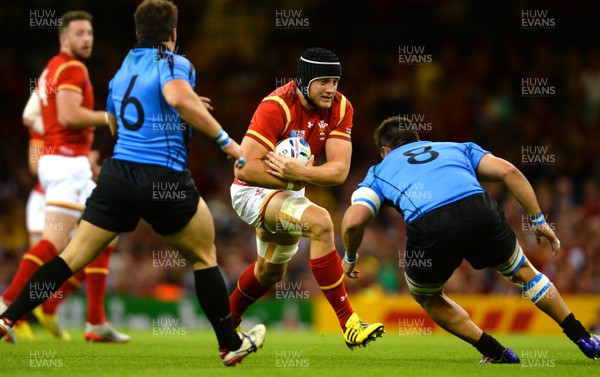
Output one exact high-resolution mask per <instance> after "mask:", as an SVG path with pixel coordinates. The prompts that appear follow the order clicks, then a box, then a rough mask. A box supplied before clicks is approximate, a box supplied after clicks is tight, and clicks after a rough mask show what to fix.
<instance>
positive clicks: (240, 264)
mask: <svg viewBox="0 0 600 377" xmlns="http://www.w3.org/2000/svg"><path fill="white" fill-rule="evenodd" d="M175 3H176V4H177V5H178V6H179V15H180V18H179V27H178V36H179V39H178V46H177V49H178V50H177V52H178V53H180V54H183V55H185V56H186V57H188V58H189V59H190V60H191V61H192V63H193V64H194V65H195V68H196V70H197V82H196V91H197V92H198V93H199V94H201V95H204V96H207V97H210V98H212V100H213V105H214V107H215V110H214V111H213V114H214V116H215V117H216V119H218V120H219V121H220V122H221V124H222V125H223V126H224V127H225V128H226V129H227V130H228V131H229V133H230V135H232V136H233V137H235V138H236V139H237V140H238V141H241V138H242V137H243V135H244V132H245V130H246V128H247V126H248V123H249V121H250V119H251V117H252V114H253V112H254V110H255V108H256V106H257V105H258V103H259V102H260V101H261V99H262V98H263V97H265V96H266V95H268V94H269V93H270V92H271V91H273V90H275V89H276V88H277V87H278V86H281V85H283V84H285V83H287V82H289V81H290V80H292V79H293V78H294V76H295V71H296V63H297V60H298V57H299V55H300V54H301V53H302V51H304V50H305V49H306V48H309V47H313V46H320V47H325V48H329V49H331V50H332V51H334V52H335V53H336V54H337V55H338V56H339V58H340V60H341V62H342V68H343V76H342V79H341V81H340V85H339V90H340V91H341V92H342V93H344V95H346V97H348V99H349V100H350V101H351V102H352V104H353V106H354V111H355V117H354V128H353V131H352V135H353V148H354V153H353V161H352V168H351V172H350V175H349V177H348V179H347V181H346V183H345V184H344V185H342V186H340V187H334V188H315V187H309V188H308V189H307V195H308V196H309V198H311V199H312V200H313V201H314V202H316V203H318V204H320V205H322V206H324V207H325V208H327V209H328V210H329V211H330V212H331V213H332V215H333V218H334V221H335V223H336V229H337V233H338V234H337V237H338V240H337V245H338V249H339V251H340V252H342V251H343V244H342V242H341V240H340V239H339V225H340V222H341V217H342V216H343V213H344V211H345V209H346V208H347V207H348V205H349V198H350V195H351V193H352V191H353V190H354V188H355V186H356V184H357V183H359V182H360V181H361V180H362V177H363V176H364V174H365V173H366V171H367V169H368V167H369V166H370V165H372V164H375V163H377V162H378V160H379V156H378V154H377V151H376V150H375V148H374V145H373V143H372V133H373V130H374V129H375V128H376V127H377V125H378V124H379V123H380V122H381V121H382V120H383V119H384V118H386V117H388V116H391V115H398V114H401V115H404V116H406V117H408V118H410V119H412V120H414V121H416V123H417V124H418V125H419V127H420V131H421V132H420V135H421V138H422V139H424V140H435V141H458V142H464V141H474V142H476V143H478V144H479V145H481V146H482V147H483V148H484V149H487V150H490V151H491V152H492V153H494V154H495V155H497V156H500V157H503V158H506V159H507V160H509V161H511V162H512V163H513V164H514V165H515V166H517V167H518V168H519V169H521V170H522V171H523V173H524V174H525V175H526V176H527V177H528V178H529V179H530V181H531V183H532V185H533V186H534V188H535V190H536V192H537V195H538V199H539V201H540V205H541V208H542V212H543V213H544V214H545V215H546V218H547V219H548V221H549V223H551V225H552V226H553V227H554V228H555V230H556V232H557V234H558V236H559V238H560V240H561V242H562V249H561V252H560V254H559V256H558V257H557V258H553V257H552V253H551V251H550V248H549V245H548V243H547V242H542V244H541V245H538V244H537V242H536V239H535V236H534V235H533V233H532V232H531V230H530V227H529V225H528V224H529V223H528V221H527V220H526V218H525V217H524V213H523V211H522V209H521V207H520V206H519V205H518V203H517V202H516V201H515V200H514V199H512V198H511V196H510V195H509V193H508V192H507V190H506V189H505V188H504V187H503V186H502V185H499V184H486V185H485V187H486V189H488V190H489V191H490V192H491V193H492V194H493V195H494V197H495V198H496V199H497V200H498V201H499V202H500V205H501V207H502V208H503V210H504V212H505V216H506V218H507V219H508V221H509V222H510V224H511V226H512V227H513V229H514V230H515V232H516V234H517V237H518V239H519V242H520V243H521V245H522V246H523V248H524V250H525V252H526V254H527V255H528V256H529V258H530V260H532V262H533V264H534V265H535V266H536V267H537V268H538V269H539V270H541V271H542V272H544V273H545V274H546V275H547V276H548V277H550V279H551V280H553V281H554V283H555V284H556V285H557V286H558V287H559V289H560V290H561V292H563V293H600V257H599V256H600V158H599V154H598V151H600V106H599V105H600V50H599V49H598V48H597V46H598V42H599V40H598V38H599V34H598V33H597V26H596V25H597V23H596V22H597V21H596V20H595V19H594V17H595V14H597V12H596V9H593V8H595V7H597V6H596V5H594V4H591V2H588V3H590V4H587V5H585V6H584V5H581V4H580V5H573V4H571V3H568V2H564V1H550V2H533V1H532V2H528V1H522V2H510V3H509V2H506V3H505V2H479V1H466V0H456V1H448V2H437V1H425V2H417V1H391V0H390V1H353V2H341V1H339V2H336V1H327V2H325V1H317V0H312V1H311V0H305V1H234V0H223V1H201V2H194V1H187V0H186V1H176V2H175ZM136 5H137V2H136V1H132V2H129V1H124V2H123V1H122V2H111V1H108V2H102V4H96V3H94V2H92V1H83V0H82V1H64V2H61V3H60V4H55V5H54V7H53V6H51V5H48V3H47V2H40V1H38V2H36V1H33V2H30V3H29V4H28V3H27V2H25V3H19V4H17V3H11V4H6V5H3V12H5V13H4V14H2V15H1V18H2V19H1V21H2V23H1V26H2V28H3V29H2V32H3V35H9V36H10V38H8V41H7V40H5V41H4V42H3V44H4V46H3V49H2V50H0V82H1V83H2V86H1V89H0V119H2V125H1V126H0V291H2V290H4V289H5V288H6V286H7V284H8V282H9V281H10V279H11V278H12V275H13V273H14V272H15V270H16V267H17V265H18V262H19V258H20V255H21V254H22V253H23V252H24V251H25V250H27V248H28V244H27V233H26V230H25V217H24V216H25V215H24V214H25V211H24V209H25V202H26V199H27V196H28V195H29V191H30V189H31V187H32V185H33V183H34V178H33V177H32V176H31V175H30V173H29V171H28V167H27V162H28V161H27V159H28V151H27V139H28V137H27V130H26V129H25V128H24V127H23V126H22V124H21V120H20V115H21V111H22V109H23V107H24V105H25V103H26V100H27V98H28V96H29V93H30V90H31V89H32V86H34V85H35V80H36V78H37V77H38V76H39V74H40V71H41V70H42V68H43V66H44V65H45V64H46V62H47V60H48V59H49V58H50V57H52V56H53V55H54V54H56V53H57V51H58V40H57V39H58V38H57V33H56V29H55V28H34V27H31V26H30V19H31V17H35V15H34V16H32V13H31V11H32V10H36V9H55V10H56V17H59V15H60V14H62V13H63V12H64V11H66V10H71V9H79V8H81V9H86V10H88V11H90V12H91V13H92V14H93V15H94V17H95V20H94V28H95V45H94V51H93V55H92V58H91V59H90V60H89V61H88V62H87V65H88V68H89V72H90V76H91V79H92V82H93V84H94V91H95V94H96V108H98V109H103V108H104V106H105V101H106V94H107V86H108V81H109V80H110V78H111V77H112V76H113V74H114V73H115V72H116V70H117V69H118V67H119V65H120V63H121V61H122V59H123V58H124V56H125V55H126V53H127V51H128V50H129V49H130V48H131V47H132V46H133V45H134V43H135V32H134V26H133V17H132V15H133V11H134V9H135V6H136ZM531 9H537V10H541V11H542V12H539V13H524V11H525V10H531ZM284 10H285V11H288V13H287V17H286V13H282V12H281V11H284ZM290 10H293V11H295V13H290V12H289V11H290ZM298 11H300V13H298ZM543 11H545V12H543ZM290 17H291V18H296V19H297V20H299V21H298V22H294V24H296V25H298V26H294V27H285V26H282V25H283V24H284V23H287V24H289V22H282V21H281V20H283V19H286V20H287V19H289V18H290ZM524 19H526V22H525V21H523V20H524ZM278 20H279V21H278ZM532 20H533V22H531V21H532ZM524 24H525V25H533V27H531V26H524ZM415 59H416V60H418V61H419V63H409V62H408V61H410V60H413V61H415ZM532 78H533V79H538V80H532ZM532 89H534V90H532ZM113 143H114V141H113V139H112V137H111V136H110V134H109V132H108V130H106V129H101V130H97V132H96V141H95V148H96V149H98V150H100V152H101V154H102V158H103V159H104V158H106V157H108V156H110V154H111V152H112V146H113ZM188 166H189V169H190V170H191V171H192V174H193V177H194V180H195V182H196V185H197V187H198V188H199V190H200V192H201V194H202V195H203V197H204V199H205V200H206V201H207V202H208V204H209V207H210V208H211V210H212V213H213V216H214V221H215V225H216V228H217V249H218V253H219V263H220V265H221V267H222V269H223V272H224V273H225V275H226V276H227V279H228V282H229V283H230V284H235V281H236V280H237V278H238V276H239V274H240V273H241V272H242V271H243V270H244V269H245V268H246V266H247V265H248V264H250V263H252V261H254V260H255V259H256V245H255V235H254V234H255V232H254V229H253V228H251V227H250V226H248V225H246V224H245V223H243V222H242V220H240V219H239V218H238V217H237V215H236V214H235V213H234V212H233V210H232V208H231V204H230V197H229V186H230V184H231V181H232V179H233V171H232V162H231V161H228V160H227V159H226V158H225V155H224V154H222V153H221V152H220V150H219V149H218V147H217V146H216V144H215V143H214V142H212V141H210V140H207V139H206V138H204V137H203V136H202V135H200V134H197V133H196V134H195V135H194V137H193V138H192V142H191V144H190V158H189V164H188ZM440 184H443V182H440ZM382 212H383V213H382V214H380V215H379V216H378V218H377V219H376V221H374V222H373V223H372V225H371V226H370V227H369V228H368V229H367V231H366V234H365V240H364V242H363V247H362V249H361V250H360V252H359V253H360V259H359V262H358V269H359V270H360V271H361V274H362V277H361V279H359V280H357V281H352V282H348V286H349V289H350V291H354V292H356V291H364V292H387V293H390V294H398V293H407V292H408V290H407V287H406V284H405V283H404V280H403V259H402V256H403V250H404V245H405V242H406V237H405V231H404V224H403V221H402V218H401V216H400V215H399V214H397V213H396V212H395V211H393V210H391V209H384V210H382ZM481 252H482V253H484V252H485V250H481ZM169 255H173V254H172V253H171V252H170V247H169V246H168V245H167V244H166V243H164V241H163V240H162V239H161V238H160V237H159V236H156V235H155V234H154V233H153V232H151V231H150V228H149V227H148V226H147V225H146V224H145V223H143V222H142V223H141V224H140V226H139V227H138V229H137V230H136V231H135V232H133V233H130V234H124V235H122V237H121V238H120V242H119V244H118V247H117V252H116V253H115V254H114V255H113V258H112V261H111V272H110V276H109V291H111V292H114V293H119V294H134V295H143V296H158V297H166V296H169V297H171V296H174V297H177V296H178V295H180V294H185V290H186V289H187V288H189V287H192V281H193V280H192V276H191V271H190V269H189V267H188V268H181V267H182V265H181V264H176V263H165V262H164V260H165V259H166V258H169ZM307 258H308V244H307V243H306V242H302V243H301V248H300V251H299V252H298V255H297V256H296V257H295V258H294V259H293V260H292V262H291V263H290V265H289V269H288V271H289V272H288V274H287V278H286V279H287V280H289V281H297V282H301V283H302V286H303V288H302V289H303V290H313V289H315V290H317V289H318V287H316V283H315V282H314V279H313V277H312V274H311V272H310V270H309V268H308V263H306V259H307ZM157 261H158V262H157ZM161 261H162V262H161ZM169 265H170V267H169ZM446 290H447V292H463V293H484V292H495V293H506V294H519V292H518V291H516V290H515V288H514V287H513V286H512V285H510V284H508V283H507V282H505V281H504V279H502V278H501V276H500V275H499V274H497V273H495V272H494V271H491V270H490V271H475V270H473V269H472V268H471V267H470V266H469V265H468V264H466V262H465V263H463V265H462V266H461V267H460V268H459V269H458V270H457V271H456V273H455V274H454V276H453V277H452V278H451V280H450V281H449V282H448V285H447V288H446Z"/></svg>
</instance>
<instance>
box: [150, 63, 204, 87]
mask: <svg viewBox="0 0 600 377" xmlns="http://www.w3.org/2000/svg"><path fill="white" fill-rule="evenodd" d="M158 70H159V75H160V88H161V89H162V88H163V87H164V86H165V84H166V83H168V82H169V81H171V80H175V79H183V80H186V81H187V82H189V83H190V85H191V86H192V88H194V87H195V85H196V70H195V69H194V66H193V65H192V63H191V62H190V61H189V60H188V59H187V58H185V57H183V56H181V55H168V56H167V57H166V58H164V59H159V61H158Z"/></svg>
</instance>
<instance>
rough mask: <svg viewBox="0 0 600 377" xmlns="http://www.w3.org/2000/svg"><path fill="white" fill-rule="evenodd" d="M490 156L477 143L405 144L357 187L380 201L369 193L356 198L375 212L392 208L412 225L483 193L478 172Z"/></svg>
mask: <svg viewBox="0 0 600 377" xmlns="http://www.w3.org/2000/svg"><path fill="white" fill-rule="evenodd" d="M487 153H490V152H488V151H486V150H483V149H482V148H481V147H480V146H478V145H477V144H475V143H450V142H443V143H436V142H431V141H419V142H414V143H408V144H405V145H402V146H400V147H398V148H396V149H394V150H392V151H391V152H390V153H388V154H387V156H385V158H384V159H383V161H381V163H379V164H377V165H374V166H372V167H371V168H370V169H369V172H368V173H367V176H366V177H365V179H364V180H363V181H362V182H361V183H360V184H359V185H358V187H359V189H358V190H357V193H360V192H364V191H365V190H364V189H361V188H362V187H365V188H369V189H371V190H372V191H373V192H374V193H375V194H376V195H377V197H378V198H377V197H374V196H372V194H371V195H369V191H367V195H365V197H363V198H356V199H358V200H363V201H368V204H369V205H368V206H369V207H372V208H371V210H372V211H373V212H377V210H379V206H380V205H382V204H383V205H388V206H393V207H394V208H396V209H397V210H398V211H400V212H401V213H402V214H403V216H404V220H405V221H406V222H411V221H413V220H415V219H417V218H419V217H420V216H421V215H423V214H425V213H427V212H429V211H431V210H433V209H436V208H438V207H441V206H443V205H446V204H449V203H453V202H455V201H457V200H460V199H462V198H465V197H467V196H471V195H474V194H478V193H482V192H484V190H483V188H482V187H481V185H480V184H479V181H478V180H477V175H476V170H477V166H478V165H479V161H481V158H482V157H483V156H484V155H485V154H487ZM359 190H361V191H359ZM377 199H379V201H378V200H377ZM353 200H354V198H353ZM361 204H365V203H361Z"/></svg>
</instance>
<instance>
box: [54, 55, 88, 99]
mask: <svg viewBox="0 0 600 377" xmlns="http://www.w3.org/2000/svg"><path fill="white" fill-rule="evenodd" d="M87 82H88V72H87V68H86V67H85V65H84V64H83V63H82V62H80V61H77V60H71V61H69V62H67V63H64V64H63V65H61V66H60V67H58V69H57V70H56V74H55V75H54V84H55V86H56V89H58V90H62V89H65V90H74V91H76V92H79V93H83V90H84V89H85V87H86V85H87Z"/></svg>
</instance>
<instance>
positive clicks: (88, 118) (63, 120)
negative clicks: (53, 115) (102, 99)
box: [58, 107, 108, 129]
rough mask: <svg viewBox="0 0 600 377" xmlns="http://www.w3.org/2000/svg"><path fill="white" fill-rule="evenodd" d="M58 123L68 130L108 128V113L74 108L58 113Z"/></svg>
mask: <svg viewBox="0 0 600 377" xmlns="http://www.w3.org/2000/svg"><path fill="white" fill-rule="evenodd" d="M58 121H59V123H60V124H62V125H64V126H65V127H67V128H76V129H80V128H87V127H102V126H108V113H107V112H106V111H94V110H90V109H86V108H85V107H73V108H71V109H68V110H67V109H65V110H63V111H60V110H59V111H58Z"/></svg>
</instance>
